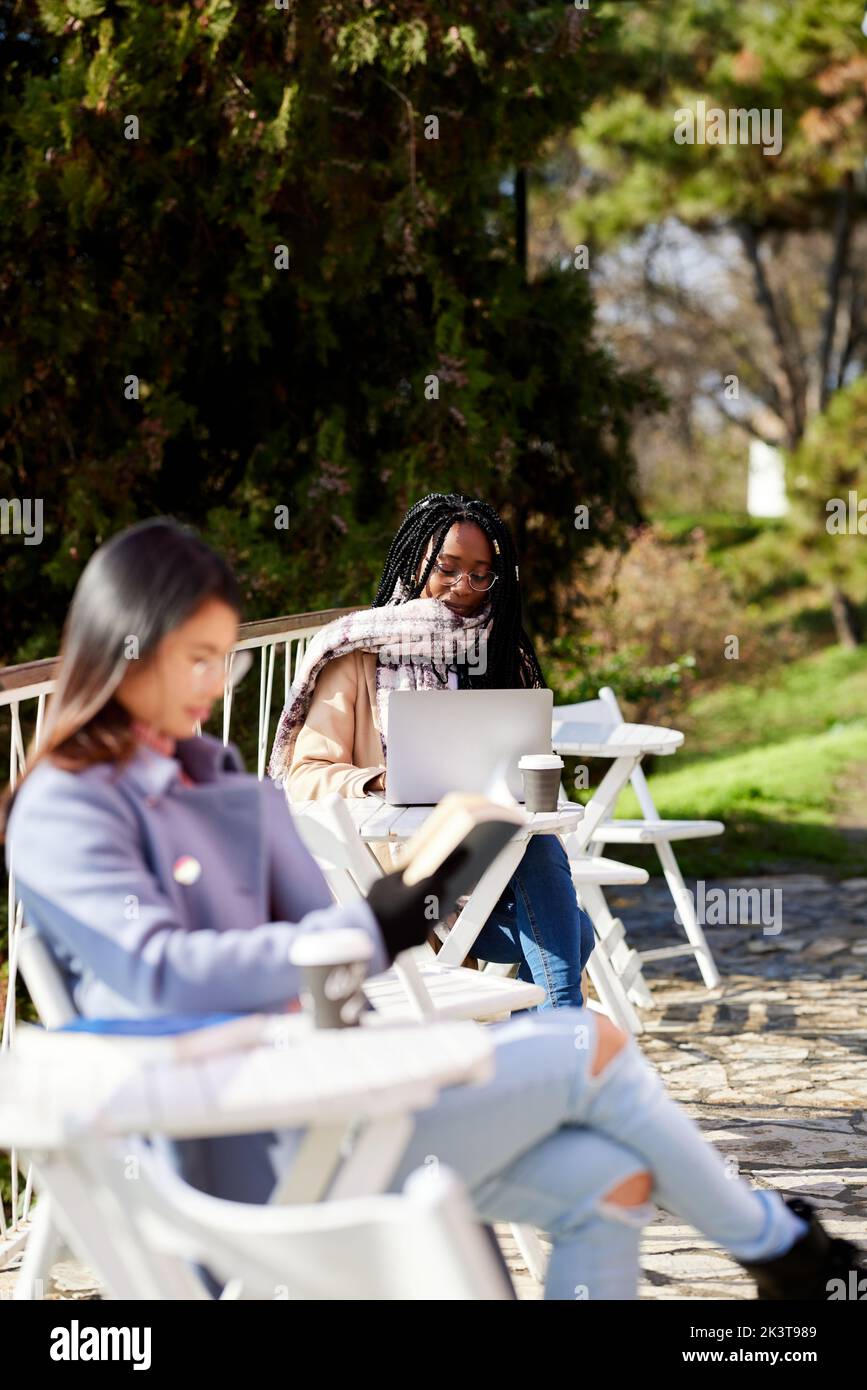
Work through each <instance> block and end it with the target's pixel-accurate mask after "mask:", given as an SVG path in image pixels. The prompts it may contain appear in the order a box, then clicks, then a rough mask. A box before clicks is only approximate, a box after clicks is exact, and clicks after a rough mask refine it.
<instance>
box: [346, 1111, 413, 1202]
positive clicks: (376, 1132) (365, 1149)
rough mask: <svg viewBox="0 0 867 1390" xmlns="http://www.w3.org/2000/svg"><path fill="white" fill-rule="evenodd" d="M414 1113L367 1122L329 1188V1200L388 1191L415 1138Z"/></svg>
mask: <svg viewBox="0 0 867 1390" xmlns="http://www.w3.org/2000/svg"><path fill="white" fill-rule="evenodd" d="M414 1128H415V1120H414V1118H413V1116H412V1115H389V1116H388V1117H387V1118H386V1119H382V1120H372V1121H371V1122H370V1124H368V1125H365V1127H364V1129H363V1130H362V1131H361V1133H360V1134H359V1136H358V1138H357V1139H356V1141H355V1146H354V1148H353V1150H352V1153H351V1154H350V1155H349V1157H348V1158H347V1159H346V1162H345V1163H344V1165H343V1167H342V1168H341V1170H340V1172H339V1173H338V1174H337V1177H336V1178H335V1179H334V1182H333V1183H332V1184H331V1187H330V1189H329V1191H328V1196H327V1199H326V1200H327V1201H329V1202H335V1201H339V1200H341V1199H342V1198H345V1197H368V1196H370V1195H371V1193H376V1192H384V1191H385V1189H386V1188H387V1186H388V1184H389V1183H390V1182H391V1179H392V1176H393V1175H394V1172H395V1170H396V1168H397V1165H398V1164H399V1163H400V1160H401V1158H402V1156H403V1154H404V1153H405V1152H406V1147H407V1145H408V1143H409V1141H410V1139H411V1138H412V1133H413V1129H414Z"/></svg>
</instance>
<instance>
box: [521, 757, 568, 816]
mask: <svg viewBox="0 0 867 1390" xmlns="http://www.w3.org/2000/svg"><path fill="white" fill-rule="evenodd" d="M518 767H519V768H520V769H521V776H522V777H523V779H524V805H525V807H526V809H527V810H528V811H556V809H557V797H558V795H559V793H560V778H561V776H562V774H563V759H562V758H561V757H560V756H559V754H557V753H525V754H524V756H523V758H521V759H519V761H518Z"/></svg>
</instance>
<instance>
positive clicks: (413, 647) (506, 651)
mask: <svg viewBox="0 0 867 1390" xmlns="http://www.w3.org/2000/svg"><path fill="white" fill-rule="evenodd" d="M479 641H481V642H482V644H483V647H482V650H483V652H484V656H485V660H484V662H476V665H473V664H471V663H470V660H469V659H467V660H463V661H462V660H461V659H460V657H461V654H462V652H463V654H464V655H466V656H467V658H469V657H470V655H471V654H473V653H475V654H476V655H477V654H478V650H479V646H478V644H479ZM462 642H463V644H464V645H463V647H462V645H461V643H462ZM419 652H420V653H421V654H422V656H423V657H424V656H426V657H428V658H429V659H428V660H422V659H419V657H418V653H419ZM395 653H398V654H401V653H403V655H404V656H405V657H406V659H405V660H404V662H403V664H400V665H397V667H396V668H395V666H394V664H393V662H394V655H395ZM410 653H412V654H413V656H414V659H409V654H410ZM443 653H448V655H450V656H451V655H453V653H454V654H456V656H457V659H456V660H454V661H453V663H452V665H451V666H450V667H449V666H446V665H445V662H444V658H443V657H442V655H441V654H443ZM438 655H439V656H440V660H437V657H438ZM544 685H545V681H544V678H543V676H542V672H541V669H540V667H539V662H538V659H537V657H536V653H535V651H534V649H533V644H532V642H531V640H530V638H529V637H528V636H527V633H526V632H525V631H524V627H523V624H522V620H521V591H520V584H519V576H518V564H517V559H516V556H515V548H514V544H513V542H512V537H511V535H510V533H509V530H508V528H507V527H506V525H505V523H504V522H503V520H502V518H501V517H500V516H499V515H498V514H497V512H495V511H494V509H493V507H491V506H489V505H488V504H487V503H486V502H482V501H479V500H478V499H476V498H465V497H462V496H459V495H457V494H455V493H451V494H449V495H448V496H446V495H444V494H442V493H432V494H431V495H430V496H428V497H423V498H422V499H421V501H420V502H417V503H416V504H415V506H414V507H411V508H410V510H409V511H408V512H407V514H406V516H405V517H404V519H403V522H402V523H401V526H400V528H399V530H398V532H397V535H396V536H395V538H394V540H393V541H392V544H391V548H390V550H389V552H388V558H387V560H386V562H385V568H384V570H383V573H382V578H381V579H380V582H379V587H378V589H377V591H376V596H375V598H374V600H373V606H372V608H371V609H370V610H365V611H361V612H359V613H353V614H351V615H350V616H349V617H348V618H342V619H338V620H337V621H336V622H334V623H330V624H329V625H328V627H326V628H324V629H323V630H322V631H321V632H319V633H318V634H317V636H316V638H315V639H314V641H313V642H311V644H310V646H309V647H308V650H307V653H306V655H305V660H304V664H303V665H302V668H301V671H300V672H299V676H298V680H297V681H296V684H295V687H294V689H293V697H292V699H291V701H290V703H289V705H287V707H286V709H285V710H284V712H283V717H282V719H281V723H280V727H279V729H278V732H277V739H276V742H275V745H274V752H273V754H272V757H271V766H270V772H271V775H272V777H274V779H275V780H276V781H278V782H282V784H283V786H284V789H285V791H286V794H287V796H288V797H289V799H290V801H303V800H314V799H316V798H318V797H322V796H326V795H327V794H328V793H329V792H333V791H339V792H340V793H341V795H343V796H345V797H354V796H364V795H366V794H367V793H369V792H376V791H381V790H382V789H383V786H384V772H385V769H384V765H383V764H384V747H385V743H386V734H387V713H388V711H387V695H388V693H389V691H390V690H391V689H397V688H410V689H412V688H431V689H437V688H449V687H451V688H453V689H456V688H461V689H463V688H466V689H476V690H478V689H482V690H503V689H515V688H523V689H526V688H532V687H536V688H538V687H544ZM455 738H457V739H460V728H459V727H458V728H456V729H455ZM379 858H380V860H381V862H382V863H383V864H390V860H389V859H388V849H387V847H386V848H385V849H384V851H382V852H381V853H380V855H379ZM592 950H593V928H592V925H591V923H590V919H589V918H588V917H587V915H586V913H584V912H582V910H581V908H580V907H579V906H578V903H577V901H576V898H575V889H574V887H573V884H572V878H571V875H570V872H569V862H568V859H567V856H566V851H565V850H564V848H563V845H562V843H561V841H560V839H559V837H558V836H556V835H534V836H533V837H532V838H531V839H530V841H529V843H528V846H527V852H526V854H525V855H524V858H523V859H522V861H521V863H520V865H519V867H518V869H517V871H516V872H515V874H514V875H513V876H512V878H511V879H510V881H509V883H508V885H507V887H506V889H505V891H504V892H503V894H502V896H501V897H500V899H499V901H498V903H497V904H496V906H495V908H494V911H493V913H492V914H491V916H490V918H489V919H488V921H487V923H486V924H485V926H484V928H483V929H482V931H481V933H480V935H479V936H478V937H477V938H476V945H475V948H474V953H475V955H477V956H478V957H479V958H480V959H481V960H489V961H497V962H510V963H517V964H518V966H519V969H518V975H519V977H520V978H521V979H522V980H532V981H534V982H535V983H536V984H538V985H541V987H542V988H543V989H544V991H545V1000H544V1002H543V1003H542V1004H540V1006H539V1007H540V1009H545V1008H558V1007H562V1006H564V1005H579V1004H581V1003H582V994H581V973H582V971H583V969H584V965H585V963H586V961H587V958H588V957H589V955H590V952H591V951H592Z"/></svg>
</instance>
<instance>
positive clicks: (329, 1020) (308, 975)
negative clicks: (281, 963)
mask: <svg viewBox="0 0 867 1390" xmlns="http://www.w3.org/2000/svg"><path fill="white" fill-rule="evenodd" d="M372 955H373V943H372V942H371V940H370V937H369V936H367V935H366V933H365V932H363V931H356V930H355V929H354V928H352V927H338V928H335V929H334V930H333V931H317V932H309V933H308V934H306V935H305V936H302V937H300V938H299V940H298V941H296V942H294V943H293V945H292V947H291V948H290V951H289V959H290V960H291V962H292V964H293V965H297V966H298V967H299V968H300V970H301V977H302V981H303V984H302V990H301V1007H302V1009H303V1010H304V1012H305V1013H309V1014H311V1015H312V1017H313V1026H314V1027H315V1028H352V1027H354V1026H355V1024H357V1023H358V1019H359V1015H360V1014H362V1013H363V1012H364V1010H365V1009H366V1008H367V1000H366V999H365V997H364V993H363V991H362V988H361V985H362V981H363V980H364V979H365V977H366V975H367V972H368V969H369V966H370V959H371V956H372Z"/></svg>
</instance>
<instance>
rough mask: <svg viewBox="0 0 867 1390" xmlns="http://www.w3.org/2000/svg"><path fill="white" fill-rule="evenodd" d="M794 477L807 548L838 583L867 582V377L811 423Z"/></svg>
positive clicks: (793, 462) (791, 467) (793, 464)
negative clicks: (852, 580)
mask: <svg viewBox="0 0 867 1390" xmlns="http://www.w3.org/2000/svg"><path fill="white" fill-rule="evenodd" d="M788 474H789V486H790V488H791V491H792V494H793V496H794V497H795V499H796V502H797V511H796V525H797V526H798V533H799V540H800V543H801V546H802V548H803V549H805V550H806V549H809V551H810V554H811V557H812V558H813V560H814V562H818V563H819V565H820V566H821V568H822V570H823V571H824V573H825V574H826V575H828V577H830V578H832V579H833V580H835V581H836V582H838V583H841V582H846V583H848V582H849V580H850V577H854V578H855V581H856V584H857V582H858V579H859V578H860V581H861V583H862V584H864V583H867V377H860V378H859V379H858V380H857V381H855V382H853V383H852V385H851V386H848V387H846V388H844V389H843V390H841V391H838V392H837V393H836V395H834V396H832V398H831V400H830V402H829V403H828V407H827V409H826V410H825V411H824V413H823V414H822V415H818V416H816V418H815V419H814V420H813V421H811V423H810V425H809V426H808V429H807V433H806V435H805V437H804V439H803V441H802V442H801V444H800V446H799V447H798V448H797V449H796V450H794V451H793V452H792V454H791V455H790V457H789V460H788ZM850 493H854V494H855V498H854V508H855V510H854V512H853V510H852V501H851V498H850ZM859 501H863V502H864V503H865V507H864V511H863V512H858V510H857V508H858V503H859ZM835 502H836V503H837V504H838V506H837V507H835V506H834V503H835ZM829 504H830V505H831V510H829ZM839 504H842V506H839ZM835 513H838V514H837V515H835ZM829 528H830V529H829Z"/></svg>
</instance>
